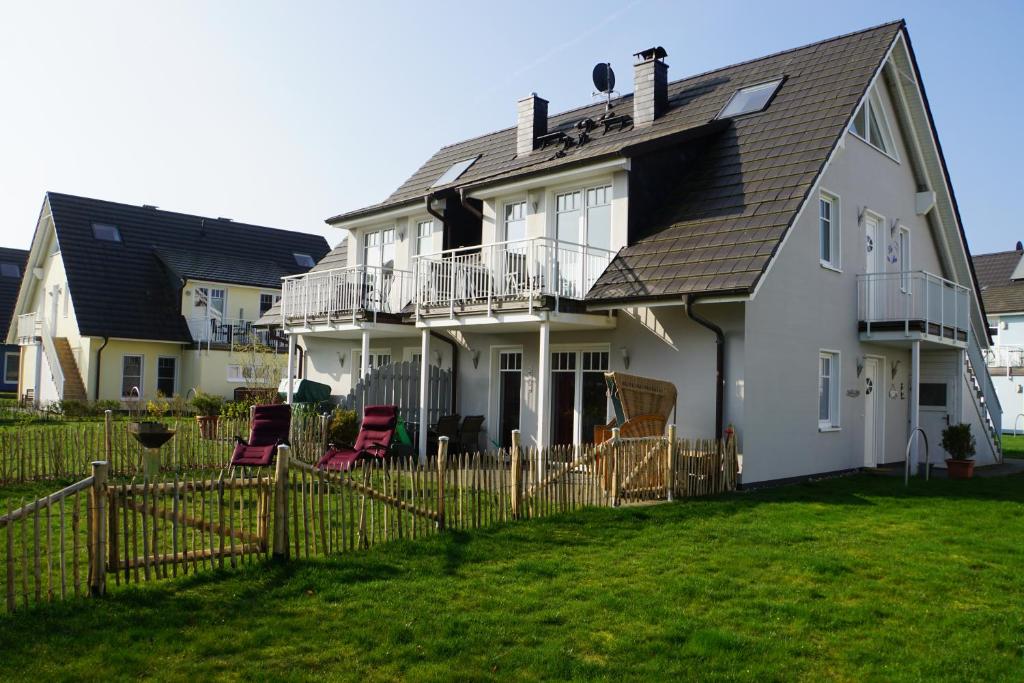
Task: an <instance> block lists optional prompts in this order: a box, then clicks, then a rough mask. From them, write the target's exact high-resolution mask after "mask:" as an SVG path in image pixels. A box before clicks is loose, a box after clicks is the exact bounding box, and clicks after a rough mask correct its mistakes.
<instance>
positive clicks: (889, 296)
mask: <svg viewBox="0 0 1024 683" xmlns="http://www.w3.org/2000/svg"><path fill="white" fill-rule="evenodd" d="M970 301H971V300H970V290H969V289H967V288H966V287H964V286H963V285H959V284H957V283H955V282H953V281H951V280H946V279H945V278H941V277H939V276H938V275H933V274H932V273H928V272H925V271H920V270H918V271H903V272H894V273H867V274H864V275H858V276H857V320H858V327H859V329H860V337H861V339H862V340H864V341H874V342H900V341H925V342H929V343H933V344H941V345H944V346H955V347H960V348H965V347H966V346H967V342H968V339H969V337H970V331H969V330H970Z"/></svg>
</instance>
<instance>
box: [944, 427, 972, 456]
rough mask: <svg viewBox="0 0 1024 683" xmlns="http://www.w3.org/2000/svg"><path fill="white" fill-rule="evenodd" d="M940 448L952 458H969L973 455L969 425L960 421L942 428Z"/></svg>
mask: <svg viewBox="0 0 1024 683" xmlns="http://www.w3.org/2000/svg"><path fill="white" fill-rule="evenodd" d="M941 445H942V449H943V450H944V451H946V452H947V453H949V457H950V458H952V459H953V460H970V459H971V458H973V457H974V453H975V448H974V447H975V441H974V434H971V425H969V424H966V423H961V424H958V425H949V426H948V427H946V428H945V429H943V430H942V444H941Z"/></svg>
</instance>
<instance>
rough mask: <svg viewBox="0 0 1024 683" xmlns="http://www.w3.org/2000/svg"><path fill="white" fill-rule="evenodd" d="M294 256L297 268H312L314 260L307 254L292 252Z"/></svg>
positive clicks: (314, 263)
mask: <svg viewBox="0 0 1024 683" xmlns="http://www.w3.org/2000/svg"><path fill="white" fill-rule="evenodd" d="M292 256H293V257H294V258H295V265H297V266H299V268H312V267H313V266H315V265H316V261H314V260H313V257H312V256H310V255H309V254H292Z"/></svg>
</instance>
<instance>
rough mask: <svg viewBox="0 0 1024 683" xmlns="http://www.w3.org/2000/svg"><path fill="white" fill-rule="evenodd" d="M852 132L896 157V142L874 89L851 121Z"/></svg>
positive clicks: (876, 147)
mask: <svg viewBox="0 0 1024 683" xmlns="http://www.w3.org/2000/svg"><path fill="white" fill-rule="evenodd" d="M850 132H851V133H853V134H854V135H856V136H857V137H859V138H860V139H861V140H863V141H864V142H866V143H868V144H869V145H871V146H872V147H874V148H875V149H878V150H879V151H881V152H884V153H885V154H888V155H889V156H891V157H893V158H894V159H895V158H896V144H895V143H894V142H893V138H892V129H891V128H890V127H889V120H888V119H887V118H886V116H885V108H884V107H883V106H882V101H881V99H879V97H878V93H877V92H876V91H874V90H872V91H871V94H870V95H868V97H867V99H865V100H864V104H862V105H861V106H860V109H858V110H857V113H856V114H855V115H854V117H853V121H852V122H851V123H850Z"/></svg>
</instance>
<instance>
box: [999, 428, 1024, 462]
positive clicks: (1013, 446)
mask: <svg viewBox="0 0 1024 683" xmlns="http://www.w3.org/2000/svg"><path fill="white" fill-rule="evenodd" d="M1003 456H1004V457H1006V458H1018V459H1021V458H1024V435H1019V436H1018V435H1013V434H1003Z"/></svg>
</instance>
